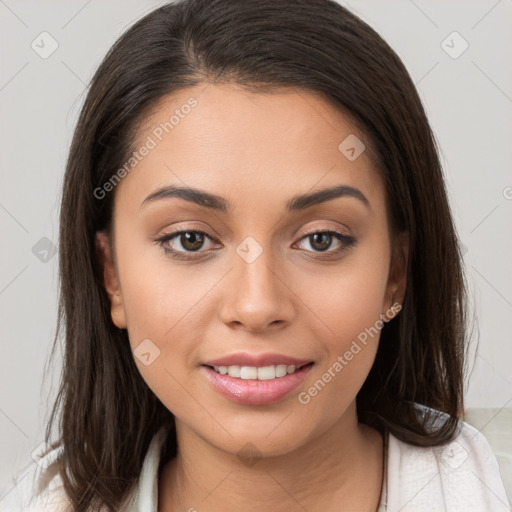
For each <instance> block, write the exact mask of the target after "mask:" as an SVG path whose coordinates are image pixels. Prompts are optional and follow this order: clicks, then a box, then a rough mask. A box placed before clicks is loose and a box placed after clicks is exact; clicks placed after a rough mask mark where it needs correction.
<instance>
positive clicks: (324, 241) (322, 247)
mask: <svg viewBox="0 0 512 512" xmlns="http://www.w3.org/2000/svg"><path fill="white" fill-rule="evenodd" d="M309 238H310V245H311V247H313V248H314V249H315V250H317V251H326V250H327V249H329V246H330V245H331V242H332V238H333V237H332V235H331V234H330V233H315V234H313V235H309Z"/></svg>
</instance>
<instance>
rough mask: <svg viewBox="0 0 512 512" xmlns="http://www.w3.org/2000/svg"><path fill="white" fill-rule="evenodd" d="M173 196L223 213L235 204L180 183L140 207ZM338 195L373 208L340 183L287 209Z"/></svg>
mask: <svg viewBox="0 0 512 512" xmlns="http://www.w3.org/2000/svg"><path fill="white" fill-rule="evenodd" d="M172 197H177V198H179V199H184V200H185V201H189V202H191V203H195V204H197V205H199V206H202V207H204V208H209V209H211V210H216V211H220V212H223V213H228V212H230V211H232V210H233V206H232V205H231V204H230V203H229V201H226V199H224V198H223V197H220V196H218V195H215V194H211V193H209V192H205V191H204V190H199V189H197V188H192V187H183V186H178V185H167V186H163V187H160V188H158V189H157V190H155V191H154V192H152V193H151V194H150V195H149V196H148V197H146V199H144V201H143V202H142V204H141V206H140V207H141V209H142V208H143V207H145V206H147V205H148V204H150V203H152V202H154V201H157V200H160V199H169V198H172ZM338 197H353V198H355V199H358V200H359V201H361V202H362V203H363V204H364V205H365V206H366V207H367V208H368V209H370V210H371V206H370V201H368V199H367V198H366V196H365V195H364V194H363V193H362V192H361V191H360V190H359V189H357V188H354V187H351V186H349V185H338V186H335V187H331V188H325V189H322V190H318V191H316V192H311V193H309V194H302V195H298V196H294V197H292V198H291V199H290V200H289V201H288V202H287V203H286V210H287V211H288V212H292V211H297V210H304V209H306V208H309V207H311V206H315V205H318V204H321V203H324V202H326V201H330V200H332V199H336V198H338Z"/></svg>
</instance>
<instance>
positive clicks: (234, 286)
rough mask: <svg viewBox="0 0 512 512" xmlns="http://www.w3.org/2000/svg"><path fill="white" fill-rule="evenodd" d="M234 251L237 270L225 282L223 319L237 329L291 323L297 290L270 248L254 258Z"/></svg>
mask: <svg viewBox="0 0 512 512" xmlns="http://www.w3.org/2000/svg"><path fill="white" fill-rule="evenodd" d="M240 254H242V256H243V253H238V252H234V254H233V267H234V268H233V269H232V270H231V272H229V280H228V281H227V282H225V283H224V289H223V293H222V298H221V303H220V316H221V319H222V321H223V322H224V323H225V324H226V325H228V326H230V327H232V328H237V329H246V330H249V331H263V330H265V329H268V328H282V327H284V326H286V325H289V324H290V323H291V321H292V319H293V316H294V315H295V308H294V304H293V292H292V290H291V286H290V283H287V282H286V277H285V275H284V274H283V272H282V271H281V270H280V268H278V267H277V266H276V262H275V260H274V259H273V257H272V254H271V251H270V249H264V250H263V251H262V253H261V254H260V255H259V256H258V257H257V258H256V259H255V260H254V261H251V259H244V257H242V256H241V255H240Z"/></svg>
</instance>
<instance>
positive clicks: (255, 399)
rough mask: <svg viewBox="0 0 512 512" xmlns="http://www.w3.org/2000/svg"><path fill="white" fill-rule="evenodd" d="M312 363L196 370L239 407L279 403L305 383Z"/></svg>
mask: <svg viewBox="0 0 512 512" xmlns="http://www.w3.org/2000/svg"><path fill="white" fill-rule="evenodd" d="M314 364H315V363H314V362H312V361H310V362H306V363H303V364H300V365H293V364H292V365H285V364H278V365H267V366H240V365H229V366H217V365H208V364H203V365H201V366H200V370H201V371H202V373H203V375H204V376H205V377H206V379H207V380H208V381H209V383H210V384H211V385H212V387H213V389H215V390H216V391H217V392H218V393H219V394H220V395H222V396H224V397H225V398H227V399H228V400H230V401H232V402H236V403H238V404H243V405H268V404H272V403H276V402H279V401H281V400H283V399H284V398H286V397H287V396H288V395H290V394H291V392H292V391H294V390H296V389H297V388H298V387H299V386H300V385H301V384H302V383H303V382H304V380H305V379H306V377H307V375H308V373H309V372H310V371H311V369H312V368H313V366H314Z"/></svg>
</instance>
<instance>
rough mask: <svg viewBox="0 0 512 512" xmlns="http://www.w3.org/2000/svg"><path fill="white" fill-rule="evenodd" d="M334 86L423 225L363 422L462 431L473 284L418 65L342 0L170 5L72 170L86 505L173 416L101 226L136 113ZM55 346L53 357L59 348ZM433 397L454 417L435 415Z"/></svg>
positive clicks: (69, 192)
mask: <svg viewBox="0 0 512 512" xmlns="http://www.w3.org/2000/svg"><path fill="white" fill-rule="evenodd" d="M222 82H223V83H235V84H239V85H243V86H245V87H247V88H248V89H249V90H252V91H262V92H263V91H266V92H270V93H271V92H272V91H273V90H278V89H279V88H280V87H293V88H297V90H305V91H311V92H316V93H320V94H321V95H322V96H323V97H324V98H325V99H326V100H327V101H329V102H330V104H331V105H332V106H333V108H338V109H339V110H340V111H342V112H343V113H345V114H346V115H348V116H350V119H351V120H352V122H353V123H355V124H356V125H357V126H358V127H360V129H361V131H362V133H363V134H364V135H365V137H366V138H367V139H366V140H367V141H368V142H369V144H368V145H369V147H371V149H372V153H371V154H372V155H373V158H374V160H375V166H376V168H377V169H378V170H379V172H380V173H381V175H382V176H383V178H384V183H385V186H386V197H387V202H388V207H389V212H388V214H389V218H390V224H391V228H392V234H393V235H397V234H399V233H401V232H408V233H409V244H410V248H409V256H408V261H407V270H406V274H407V290H406V295H405V299H404V303H403V307H402V310H401V313H400V314H399V315H398V317H396V318H395V319H393V320H392V321H390V322H389V323H387V324H386V325H385V327H384V328H383V330H382V333H381V338H380V344H379V349H378V353H377V355H376V359H375V363H374V365H373V367H372V369H371V371H370V374H369V376H368V378H367V380H366V382H365V384H364V385H363V387H362V389H361V390H360V392H359V393H358V396H357V410H358V416H359V420H360V421H361V422H365V423H367V424H369V425H372V426H374V427H375V428H377V429H379V430H380V431H384V430H386V429H388V430H389V431H390V432H391V433H393V434H394V435H395V436H396V437H398V438H399V439H401V440H402V441H404V442H407V443H410V444H415V445H423V446H429V445H430V446H432V445H439V444H442V443H446V442H448V441H449V440H451V439H452V438H453V436H454V435H455V432H456V430H457V427H458V418H462V417H463V376H464V361H465V346H466V336H467V334H466V319H465V314H466V300H465V284H464V276H463V270H462V265H461V256H460V252H459V247H458V240H457V236H456V232H455V228H454V224H453V220H452V217H451V213H450V208H449V204H448V201H447V195H446V191H445V185H444V180H443V175H442V170H441V165H440V161H439V156H438V153H437V147H436V143H435V139H434V136H433V134H432V131H431V129H430V126H429V123H428V120H427V117H426V114H425V111H424V108H423V106H422V103H421V101H420V99H419V96H418V93H417V91H416V89H415V86H414V83H413V82H412V80H411V77H410V76H409V74H408V72H407V70H406V69H405V67H404V65H403V63H402V62H401V61H400V59H399V57H398V56H397V55H396V54H395V52H394V51H393V50H392V49H391V48H390V46H389V45H388V44H387V43H386V42H385V41H384V40H383V39H382V38H381V37H380V36H379V35H378V34H377V33H376V32H375V31H374V30H373V29H372V28H371V27H369V26H368V25H367V24H366V23H364V22H363V21H362V20H360V19H359V18H358V17H356V16H355V15H354V14H352V13H351V12H349V11H348V10H347V9H345V8H344V7H342V6H341V5H339V4H337V3H336V2H334V1H332V0H279V1H276V0H258V1H247V0H183V1H179V2H177V3H171V4H167V5H164V6H163V7H161V8H158V9H156V10H155V11H153V12H151V13H150V14H148V15H146V16H145V17H144V18H142V19H141V20H139V21H138V22H137V23H135V24H134V25H133V26H132V27H131V28H129V29H128V30H127V31H126V32H125V33H124V34H123V35H122V36H121V37H120V38H119V39H118V41H117V42H116V43H115V44H114V45H113V47H112V48H111V49H110V51H109V52H108V55H107V56H106V57H105V59H104V60H103V62H102V63H101V65H100V66H99V68H98V70H97V71H96V73H95V75H94V77H93V79H92V82H91V84H90V88H89V91H88V93H87V97H86V99H85V103H84V105H83V107H82V109H81V113H80V117H79V120H78V124H77V127H76V130H75V133H74V138H73V142H72V145H71V149H70V153H69V158H68V161H67V167H66V172H65V177H64V186H63V197H62V205H61V214H60V215H61V223H60V246H59V255H60V290H61V293H60V302H59V320H58V324H57V332H56V337H55V343H54V350H55V345H56V344H57V340H58V337H59V332H61V331H62V328H65V345H64V346H65V353H64V365H63V371H62V378H61V384H60V388H59V392H58V396H57V400H56V402H55V405H54V407H53V410H52V412H51V417H50V421H49V423H48V427H47V432H46V441H47V442H50V433H51V428H52V425H53V424H54V422H55V420H56V418H57V417H59V419H60V422H59V426H58V427H59V436H60V437H59V443H61V444H62V446H63V452H62V457H61V458H60V466H59V468H60V469H59V471H60V473H61V477H62V479H63V482H64V486H65V490H66V492H67V494H68V495H69V497H70V499H71V501H72V503H73V506H74V507H75V510H76V511H85V510H87V508H88V507H91V506H98V505H102V504H104V505H107V506H108V507H110V509H112V510H115V509H116V508H118V506H119V503H120V502H121V501H122V500H123V499H124V497H126V496H127V495H128V493H129V491H130V490H131V489H132V488H133V487H132V486H133V484H134V483H135V482H136V480H137V478H138V477H139V473H140V470H141V467H142V462H143V459H144V456H145V454H146V451H147V449H148V446H149V443H150V441H151V439H152V437H153V436H154V435H155V433H156V432H157V431H158V429H159V428H160V427H162V426H163V425H169V426H170V428H171V435H169V438H168V440H167V444H166V449H165V455H164V457H163V459H164V460H168V459H169V458H171V457H173V456H174V455H175V454H176V438H175V432H174V431H173V430H172V428H173V424H174V417H173V415H172V413H171V412H170V411H168V410H167V409H166V408H165V406H164V405H163V404H162V403H161V402H160V401H159V400H158V399H157V397H156V396H155V395H154V393H153V392H152V391H151V390H150V389H149V388H148V386H147V385H146V383H145V382H144V380H143V379H142V377H141V375H140V373H139V371H138V370H137V367H136V365H135V363H134V359H133V355H132V352H131V349H130V344H129V340H128V336H127V331H126V330H124V329H118V328H117V327H115V326H114V324H113V323H112V321H111V317H110V302H109V298H108V296H107V293H106V291H105V288H104V286H103V279H102V273H101V270H100V266H99V264H98V260H97V252H96V248H95V235H96V233H97V232H98V231H101V230H107V231H108V229H109V226H110V224H111V219H112V206H113V195H114V194H113V193H109V194H107V195H106V197H104V198H101V199H99V198H98V197H96V195H95V193H94V191H95V190H97V188H98V187H102V186H103V185H104V184H105V183H106V182H107V181H108V180H109V179H110V178H111V177H112V176H113V175H114V174H115V173H116V171H118V169H119V168H121V167H122V166H123V163H124V162H125V161H126V159H127V157H128V156H129V155H130V154H131V153H132V152H133V151H134V147H133V145H134V141H135V135H136V129H137V123H140V122H143V121H144V117H145V116H146V115H147V113H148V112H150V110H151V108H152V107H154V106H155V104H156V103H157V102H158V100H160V99H162V98H163V97H164V96H165V95H168V94H172V93H173V92H176V91H178V90H180V89H183V88H185V87H189V86H193V85H196V84H199V83H205V84H206V83H222ZM52 355H53V351H52ZM416 404H423V405H425V406H428V407H430V408H432V409H434V410H438V411H443V412H444V413H446V414H445V415H442V416H440V417H438V418H437V420H438V421H437V422H436V424H435V425H434V424H433V423H432V422H431V421H430V420H431V419H432V417H430V418H429V417H428V415H427V416H426V417H425V416H421V415H418V414H417V413H416V409H415V407H416Z"/></svg>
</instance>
